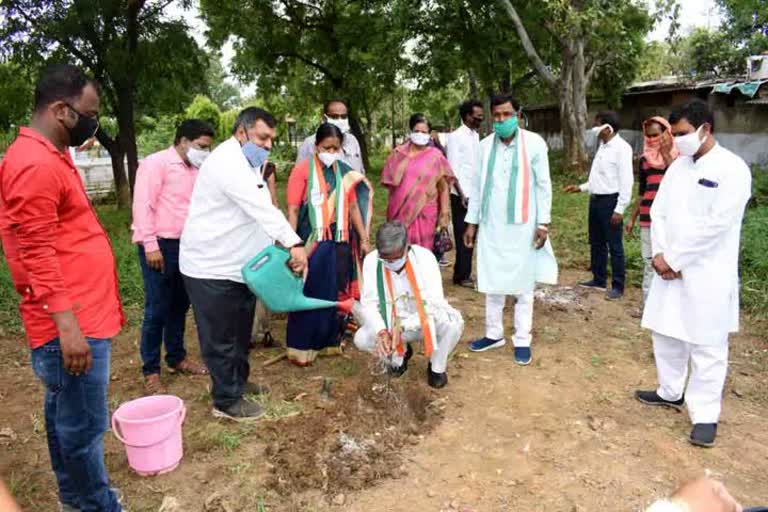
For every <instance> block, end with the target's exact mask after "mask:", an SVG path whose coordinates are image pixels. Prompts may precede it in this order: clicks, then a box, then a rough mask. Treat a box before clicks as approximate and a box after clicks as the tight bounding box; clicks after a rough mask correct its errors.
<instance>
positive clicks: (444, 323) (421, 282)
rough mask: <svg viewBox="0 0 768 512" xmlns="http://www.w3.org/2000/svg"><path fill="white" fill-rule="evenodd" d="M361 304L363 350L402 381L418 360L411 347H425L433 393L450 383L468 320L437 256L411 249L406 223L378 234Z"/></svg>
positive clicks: (359, 338) (384, 228)
mask: <svg viewBox="0 0 768 512" xmlns="http://www.w3.org/2000/svg"><path fill="white" fill-rule="evenodd" d="M361 303H362V308H361V312H362V316H363V325H362V327H361V328H360V329H359V330H358V331H357V333H356V334H355V345H356V346H357V348H359V349H360V350H364V351H366V352H371V353H375V354H376V355H377V356H378V357H379V358H381V359H382V360H384V361H386V364H387V366H388V371H389V372H390V373H392V374H393V375H394V376H396V377H399V376H401V375H403V373H405V371H406V370H407V369H408V361H409V360H410V359H411V356H412V355H413V349H412V348H411V343H415V342H417V341H423V343H424V353H425V354H426V355H427V357H429V364H428V366H427V383H428V384H429V385H430V386H431V387H433V388H442V387H444V386H445V385H446V384H447V383H448V375H447V373H446V370H447V367H448V357H449V356H450V355H451V352H452V351H453V349H454V348H456V344H457V343H458V342H459V339H461V335H462V333H463V332H464V320H463V319H462V318H461V314H460V313H459V312H458V311H456V310H455V309H454V308H453V307H451V305H450V304H448V302H447V301H446V300H445V296H444V295H443V280H442V277H441V275H440V267H439V265H438V264H437V260H436V259H435V256H434V255H433V254H432V252H431V251H429V250H427V249H424V248H423V247H419V246H417V245H409V244H408V234H407V231H406V229H405V226H404V225H403V224H402V223H401V222H397V221H395V222H388V223H387V224H384V225H383V226H381V227H380V228H379V230H378V232H377V233H376V250H375V251H373V252H372V253H370V254H369V255H368V256H366V258H365V261H364V263H363V291H362V299H361Z"/></svg>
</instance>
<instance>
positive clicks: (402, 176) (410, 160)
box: [381, 114, 456, 251]
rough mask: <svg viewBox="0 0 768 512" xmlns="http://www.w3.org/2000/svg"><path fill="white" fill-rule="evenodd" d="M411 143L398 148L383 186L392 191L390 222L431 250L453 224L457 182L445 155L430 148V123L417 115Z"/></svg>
mask: <svg viewBox="0 0 768 512" xmlns="http://www.w3.org/2000/svg"><path fill="white" fill-rule="evenodd" d="M409 125H410V128H411V134H410V136H409V139H408V142H406V143H405V144H403V145H401V146H398V147H396V148H395V149H394V150H393V151H392V154H391V155H389V158H387V162H386V164H384V169H382V171H381V184H382V185H384V186H385V187H387V189H389V203H388V205H387V220H388V221H392V220H397V221H400V222H402V223H403V224H405V227H406V229H408V242H409V243H412V244H415V245H420V246H421V247H424V248H426V249H429V250H430V251H431V250H432V249H433V248H434V245H435V230H436V229H437V228H438V227H440V228H445V229H448V225H449V224H450V223H451V206H450V189H451V184H452V183H453V181H454V180H455V179H456V177H455V176H454V174H453V171H452V170H451V165H450V164H449V163H448V159H446V158H445V156H444V155H443V153H442V152H441V151H440V150H439V149H437V148H436V147H433V146H430V142H431V140H432V138H431V136H430V129H429V122H427V119H426V118H425V117H424V115H423V114H413V115H412V116H411V120H410V123H409Z"/></svg>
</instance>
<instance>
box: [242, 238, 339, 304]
mask: <svg viewBox="0 0 768 512" xmlns="http://www.w3.org/2000/svg"><path fill="white" fill-rule="evenodd" d="M289 259H290V254H289V253H288V251H287V250H285V249H282V248H280V247H277V246H274V245H271V246H269V247H267V248H266V249H264V250H263V251H261V252H260V253H259V254H257V255H256V257H254V258H253V259H252V260H251V261H249V262H248V263H247V264H246V265H245V266H244V267H243V269H242V274H243V280H244V281H245V284H246V285H248V288H249V289H250V290H251V291H252V292H253V294H254V295H256V296H257V297H258V298H259V299H261V300H262V301H263V302H264V304H265V305H266V306H267V308H269V309H270V310H272V311H274V312H276V313H291V312H295V311H308V310H312V309H326V308H338V309H339V310H340V311H342V312H345V313H349V312H350V311H352V304H353V302H354V301H353V300H352V299H348V300H344V301H341V302H335V301H329V300H321V299H314V298H312V297H306V296H305V295H304V281H303V280H302V279H301V278H300V277H299V276H297V275H296V274H294V273H293V272H292V271H291V269H290V268H288V260H289Z"/></svg>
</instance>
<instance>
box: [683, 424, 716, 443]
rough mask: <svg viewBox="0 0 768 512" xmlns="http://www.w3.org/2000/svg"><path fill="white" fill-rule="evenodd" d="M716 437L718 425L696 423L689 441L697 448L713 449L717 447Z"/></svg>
mask: <svg viewBox="0 0 768 512" xmlns="http://www.w3.org/2000/svg"><path fill="white" fill-rule="evenodd" d="M715 437H717V423H696V424H695V425H694V426H693V430H691V437H690V439H689V441H690V442H691V444H693V445H696V446H701V447H703V448H712V447H713V446H715Z"/></svg>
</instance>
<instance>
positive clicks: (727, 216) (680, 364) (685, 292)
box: [635, 100, 752, 447]
mask: <svg viewBox="0 0 768 512" xmlns="http://www.w3.org/2000/svg"><path fill="white" fill-rule="evenodd" d="M669 122H670V124H671V125H672V133H673V134H674V135H675V142H676V144H677V147H678V149H679V151H680V157H679V158H678V159H677V160H675V161H674V162H673V163H672V165H670V167H669V169H668V170H667V173H666V174H665V177H664V181H663V182H662V184H661V187H660V188H659V192H658V194H657V196H656V199H655V200H654V202H653V206H652V207H651V218H652V220H653V222H652V223H651V244H652V246H653V251H654V253H655V254H654V257H653V267H654V270H656V273H657V275H655V276H654V278H653V281H652V283H651V289H650V292H649V294H648V300H647V301H646V304H645V311H644V313H643V321H642V326H643V327H644V328H646V329H650V330H651V333H652V337H653V352H654V355H655V358H656V370H657V373H658V380H659V387H658V389H657V390H655V391H638V392H636V393H635V396H636V397H637V399H638V400H640V401H641V402H643V403H645V404H648V405H663V406H667V407H671V408H674V409H678V410H680V409H682V407H683V405H685V404H686V403H687V405H688V413H689V415H690V417H691V422H692V423H693V430H692V431H691V435H690V438H689V439H690V442H691V443H693V444H694V445H697V446H705V447H709V446H714V444H715V437H716V435H717V422H718V420H719V417H720V410H721V406H722V404H721V402H722V393H723V385H724V384H725V377H726V373H727V371H728V334H729V333H731V332H736V331H738V328H739V269H738V265H739V242H740V236H741V222H742V219H743V217H744V210H745V208H746V205H747V202H748V201H749V197H750V195H751V189H752V176H751V174H750V171H749V167H747V164H746V163H744V160H742V159H741V158H739V157H738V156H737V155H735V154H733V153H731V152H730V151H728V150H727V149H725V148H723V147H722V146H720V145H719V144H718V143H717V140H715V137H714V116H713V115H712V112H711V111H710V110H709V107H708V106H707V104H706V103H705V102H703V101H701V100H694V101H692V102H690V103H688V104H686V105H685V106H683V107H681V108H679V109H677V110H675V111H674V112H672V114H671V116H670V118H669ZM689 363H690V368H691V370H690V375H689V372H688V366H689ZM686 380H688V386H687V389H686Z"/></svg>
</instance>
